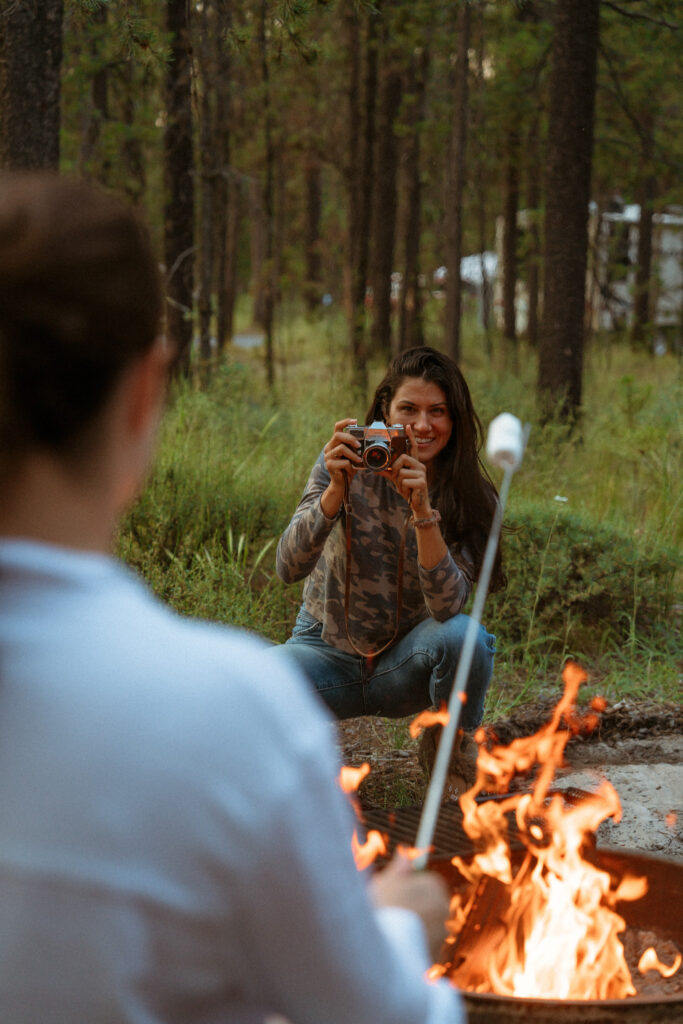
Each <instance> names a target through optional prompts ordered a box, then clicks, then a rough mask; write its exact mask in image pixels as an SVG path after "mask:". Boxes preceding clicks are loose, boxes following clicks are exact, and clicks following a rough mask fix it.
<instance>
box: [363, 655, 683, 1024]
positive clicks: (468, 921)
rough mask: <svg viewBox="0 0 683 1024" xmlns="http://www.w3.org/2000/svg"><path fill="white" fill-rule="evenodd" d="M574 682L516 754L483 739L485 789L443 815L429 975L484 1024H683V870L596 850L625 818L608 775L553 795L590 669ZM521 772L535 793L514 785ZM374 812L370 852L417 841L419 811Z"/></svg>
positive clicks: (568, 674)
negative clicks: (526, 1023)
mask: <svg viewBox="0 0 683 1024" xmlns="http://www.w3.org/2000/svg"><path fill="white" fill-rule="evenodd" d="M563 678H564V680H565V694H564V696H563V698H562V700H561V701H560V702H559V703H558V705H557V708H556V709H555V714H554V715H553V718H552V720H551V721H550V722H549V723H548V724H547V726H544V727H543V728H542V729H540V730H539V731H538V732H537V733H536V734H535V735H534V736H532V737H528V738H525V739H519V740H515V741H513V743H511V744H510V745H509V746H508V747H501V746H499V745H498V744H497V743H496V742H495V740H494V741H493V742H491V741H487V737H486V736H484V735H483V734H482V736H481V737H479V743H480V747H479V758H478V773H477V782H476V783H475V785H474V786H473V787H472V789H471V790H470V791H469V792H468V793H466V794H463V796H462V797H461V798H460V800H459V802H458V804H453V803H450V804H445V805H443V806H442V807H441V810H440V814H439V818H438V820H437V823H436V829H435V833H434V843H433V847H432V849H431V854H430V859H429V862H428V866H429V868H430V869H431V870H434V871H438V872H439V873H440V874H442V875H443V876H444V877H445V878H446V879H447V881H448V883H449V885H450V889H451V893H452V898H451V906H450V914H449V921H448V929H449V937H448V939H447V941H446V944H445V945H444V948H443V951H442V954H441V956H440V958H439V961H438V962H437V963H436V964H435V965H434V966H433V967H432V969H431V974H432V976H433V977H435V978H436V977H441V976H446V977H448V978H450V979H451V981H452V982H453V984H455V985H457V986H458V988H460V989H461V990H462V991H463V994H464V996H465V999H466V1001H467V1005H468V1011H469V1016H470V1020H471V1021H473V1022H477V1024H488V1022H491V1024H493V1022H494V1021H495V1024H501V1022H503V1024H506V1022H507V1024H512V1022H513V1021H517V1020H518V1019H521V1018H522V1017H525V1018H531V1020H532V1021H533V1022H535V1024H565V1022H566V1024H570V1022H571V1024H574V1022H576V1024H578V1022H585V1021H589V1022H595V1024H616V1022H623V1024H629V1022H633V1024H649V1022H653V1024H654V1022H661V1024H665V1022H666V1024H674V1022H675V1021H681V1022H683V976H682V974H681V972H680V970H679V968H680V965H681V961H682V959H683V958H682V956H681V951H682V950H683V916H681V914H680V907H681V905H682V903H683V901H682V900H681V897H682V896H683V862H678V861H672V860H666V859H663V858H660V857H656V856H646V855H643V854H640V853H638V852H635V851H625V850H612V849H597V848H596V845H595V836H596V833H597V829H598V826H599V825H600V823H601V822H602V821H604V820H606V819H608V818H611V819H612V820H614V821H615V822H616V821H619V819H620V817H621V804H620V801H619V798H618V794H617V793H616V790H615V789H614V787H613V786H611V785H610V784H609V782H607V781H606V780H603V782H602V783H601V785H600V788H599V790H597V791H596V792H595V793H583V792H577V791H570V792H566V793H565V792H562V791H561V790H560V791H558V790H554V789H553V788H551V787H552V784H553V777H554V773H555V769H556V768H557V767H558V765H559V764H560V763H561V760H562V753H563V750H564V746H565V744H566V742H567V737H568V735H569V731H568V730H570V729H572V728H578V727H579V724H580V723H579V718H578V716H577V714H576V711H575V697H576V692H577V690H578V686H579V685H580V683H581V682H582V681H583V680H584V679H585V673H583V672H582V670H579V669H578V667H577V666H571V665H570V666H567V667H566V669H565V672H564V673H563ZM596 701H597V699H596ZM593 707H595V704H593ZM593 717H594V716H593ZM563 721H564V722H565V723H566V725H567V726H568V729H567V730H565V731H562V730H561V729H560V728H559V726H560V724H561V722H563ZM519 772H522V773H523V775H527V776H529V777H530V778H532V782H531V784H530V788H529V789H528V790H527V791H525V792H520V791H514V792H513V791H512V790H511V788H510V783H511V780H512V778H513V776H514V775H516V774H517V773H519ZM362 817H363V818H364V824H365V827H366V829H367V830H369V832H368V834H370V833H372V835H373V838H374V839H375V844H374V845H375V851H374V852H373V854H372V856H376V854H377V852H380V853H382V854H384V855H385V856H388V855H390V854H391V852H392V849H393V848H394V847H395V846H397V845H399V844H400V845H402V846H404V847H410V846H411V845H413V844H414V837H415V834H416V833H417V829H418V825H419V808H412V809H411V808H403V809H398V810H395V811H384V812H379V811H377V810H370V809H367V808H365V809H363V814H362ZM382 843H383V844H384V846H383V848H382V845H381V844H382ZM367 846H368V847H369V846H370V844H367ZM364 853H368V850H364ZM416 853H417V851H416Z"/></svg>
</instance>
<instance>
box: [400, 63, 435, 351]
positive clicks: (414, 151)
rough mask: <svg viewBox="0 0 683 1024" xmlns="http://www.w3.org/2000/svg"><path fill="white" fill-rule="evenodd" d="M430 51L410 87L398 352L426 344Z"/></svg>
mask: <svg viewBox="0 0 683 1024" xmlns="http://www.w3.org/2000/svg"><path fill="white" fill-rule="evenodd" d="M428 70H429V51H428V49H427V48H426V47H422V48H421V49H420V50H419V51H418V52H416V53H413V55H412V58H411V63H410V80H409V86H408V115H409V124H410V131H409V136H408V145H407V153H406V180H407V211H406V228H405V264H404V269H403V285H402V287H401V308H400V317H399V333H398V349H399V351H403V350H404V349H407V348H411V347H412V346H413V345H422V344H424V325H423V321H422V294H421V290H420V280H419V279H420V262H419V257H420V229H421V223H422V182H421V180H420V170H421V167H420V164H421V155H420V150H421V146H420V143H421V136H422V122H423V120H424V113H425V97H426V92H427V74H428Z"/></svg>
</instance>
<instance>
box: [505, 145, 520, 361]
mask: <svg viewBox="0 0 683 1024" xmlns="http://www.w3.org/2000/svg"><path fill="white" fill-rule="evenodd" d="M518 210H519V136H518V135H517V131H516V129H515V128H512V129H510V130H509V131H508V132H507V139H506V146H505V184H504V199H503V337H504V338H505V339H506V341H511V342H512V343H513V344H514V343H515V342H516V341H517V311H516V308H515V293H516V291H517V213H518Z"/></svg>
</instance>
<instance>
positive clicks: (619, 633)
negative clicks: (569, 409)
mask: <svg viewBox="0 0 683 1024" xmlns="http://www.w3.org/2000/svg"><path fill="white" fill-rule="evenodd" d="M466 328H467V329H466V332H465V342H464V356H463V361H462V368H463V371H464V373H465V375H466V377H467V379H468V382H469V384H470V388H471V391H472V395H473V399H474V402H475V406H476V408H477V410H478V412H479V414H480V417H481V419H482V422H483V423H484V425H486V424H488V422H490V420H491V419H492V418H493V417H494V416H495V415H497V414H498V413H499V412H501V411H503V410H506V411H510V412H513V413H515V415H517V416H519V417H520V418H521V419H522V420H525V421H527V420H528V421H529V422H530V423H531V424H532V429H531V434H530V438H529V445H528V449H527V452H526V455H525V459H524V463H523V465H522V467H521V469H520V470H519V471H518V473H517V474H516V475H515V477H514V479H513V483H512V488H511V493H510V499H509V503H508V508H507V514H506V523H507V525H508V526H510V527H511V531H510V532H509V533H508V534H507V535H506V537H505V551H506V566H507V573H508V577H509V586H508V588H507V590H506V591H504V592H502V593H501V594H498V595H492V596H491V597H490V598H489V600H488V601H487V606H486V609H485V616H484V618H485V621H486V624H487V626H488V628H489V629H490V630H491V631H492V632H495V633H496V635H497V637H498V656H497V662H496V672H495V682H494V685H493V686H492V687H491V691H490V694H489V700H488V704H487V715H488V716H489V717H490V716H493V717H495V716H497V715H499V714H503V713H506V712H507V711H508V710H509V709H510V708H512V707H514V706H515V704H516V703H518V702H519V701H522V700H529V699H533V698H535V697H538V696H546V695H550V694H554V693H557V692H559V686H560V684H559V676H560V672H561V669H562V664H563V661H564V659H565V658H566V657H567V656H570V655H571V656H573V657H576V658H578V659H579V660H580V661H581V662H582V663H583V664H584V665H585V667H586V668H587V670H588V672H589V675H590V677H591V680H592V683H591V692H595V690H596V689H598V688H599V689H600V690H601V692H603V693H605V694H606V695H607V696H609V697H611V698H613V699H616V698H618V697H620V696H624V695H627V694H628V695H635V696H648V697H650V698H651V699H653V700H666V699H679V694H680V658H681V649H680V641H679V639H678V638H679V635H680V633H679V627H680V621H679V620H680V611H681V597H680V578H681V554H680V552H681V521H682V517H681V493H682V489H681V464H682V462H683V460H682V458H681V456H682V451H681V449H682V447H683V445H682V432H681V412H680V410H681V373H680V366H679V365H678V363H677V361H676V360H675V358H674V357H673V356H663V357H659V358H657V359H653V358H652V357H650V356H649V355H648V354H647V353H635V352H633V351H632V350H631V349H630V348H629V346H628V345H627V344H626V343H625V342H624V341H621V340H619V339H615V338H612V339H600V340H599V341H596V342H594V343H593V344H592V345H591V346H590V348H589V350H588V352H587V358H586V369H585V383H584V395H585V400H584V416H583V421H582V429H581V432H580V434H578V433H577V434H575V435H572V436H570V435H568V434H567V431H566V430H565V429H564V428H563V427H562V426H561V425H559V424H551V425H549V426H546V427H545V428H541V427H540V426H539V425H538V422H537V417H536V409H535V373H536V370H535V357H534V354H533V353H531V352H528V351H526V350H524V348H523V346H521V347H520V350H519V352H518V355H517V358H516V359H515V360H514V366H515V369H514V372H513V370H512V369H511V368H510V367H511V365H512V359H511V357H510V354H509V353H505V352H504V351H503V350H502V347H501V346H500V345H499V344H498V345H497V346H496V351H495V355H494V357H493V359H491V360H488V359H487V358H486V356H485V354H484V351H483V346H482V340H481V337H480V336H479V335H478V334H477V331H476V328H475V327H473V325H472V324H469V325H466ZM437 337H438V335H437ZM436 344H437V345H438V341H437V342H436ZM345 347H346V328H345V326H344V324H343V322H342V321H341V319H340V318H339V315H338V314H336V313H331V314H330V315H329V317H328V318H327V319H320V320H317V321H315V322H311V321H308V320H307V319H306V318H304V317H302V316H295V315H292V316H291V317H290V318H289V319H288V321H287V322H286V324H284V323H283V324H282V325H280V327H279V329H278V334H277V337H276V360H277V364H276V368H277V384H276V387H275V389H274V391H273V393H272V394H270V393H268V390H267V387H266V384H265V374H264V370H263V365H262V359H261V356H260V354H259V353H255V352H253V351H252V352H240V351H239V350H236V349H235V350H231V351H229V352H228V354H227V355H226V358H225V360H224V362H223V364H222V365H221V366H220V368H219V369H218V370H217V371H216V373H215V375H214V378H213V380H212V383H211V385H210V387H209V388H208V389H207V390H205V391H203V392H202V391H199V390H198V389H197V388H196V387H195V386H194V385H193V384H188V383H185V384H182V385H180V386H177V387H176V388H175V389H174V391H173V394H172V395H171V397H170V401H169V405H168V409H167V412H166V415H165V418H164V422H163V424H162V430H161V437H160V448H159V455H158V459H157V461H156V464H155V466H154V469H153V471H152V473H151V475H150V479H149V481H148V485H147V487H146V488H145V490H144V493H143V494H142V495H141V498H140V500H139V502H138V503H137V504H136V506H135V507H134V508H133V509H131V511H130V513H129V514H128V516H127V517H126V520H125V522H124V523H123V525H122V527H121V530H120V534H119V539H118V548H119V553H120V555H121V557H123V558H124V559H125V560H126V561H128V562H130V563H131V564H133V565H134V566H136V567H137V568H138V569H139V570H140V571H141V572H142V574H143V575H144V576H145V577H146V578H147V579H148V581H149V582H150V584H151V585H152V587H153V588H154V589H155V590H156V591H157V593H158V594H159V595H160V596H161V597H162V598H163V599H164V600H167V601H168V602H169V603H170V604H171V605H173V606H174V607H175V608H177V609H178V610H179V611H181V612H183V613H185V614H188V615H192V616H198V617H201V618H205V619H211V620H216V621H221V622H232V623H235V624H236V625H238V626H241V627H244V628H247V629H251V630H254V631H256V632H258V633H260V634H262V635H264V636H266V637H268V638H269V639H271V640H273V641H277V642H280V641H283V640H284V639H285V638H286V636H287V635H288V633H289V630H290V628H291V625H292V622H293V620H294V616H295V614H296V609H297V606H298V603H299V596H300V591H301V588H300V586H292V587H284V586H283V585H282V584H281V583H280V581H279V580H278V579H277V577H276V575H275V572H274V551H275V544H276V541H277V538H278V536H279V534H280V532H281V531H282V529H283V528H284V527H285V526H286V524H287V522H288V520H289V517H290V515H291V513H292V511H293V509H294V507H295V506H296V503H297V501H298V498H299V496H300V494H301V491H302V489H303V486H304V483H305V480H306V476H307V474H308V471H309V469H310V466H311V465H312V462H313V460H314V459H315V457H316V455H317V453H318V451H319V450H320V448H321V447H322V445H323V444H324V442H325V440H326V439H327V438H328V437H329V434H330V432H331V429H332V426H333V424H334V421H335V420H336V419H339V418H341V417H343V416H358V418H359V419H362V417H363V415H364V410H365V404H366V403H365V400H364V399H363V397H362V396H361V397H360V398H358V399H355V400H354V399H352V398H351V397H350V396H351V391H350V387H349V383H348V373H347V372H346V371H345V367H346V363H347V360H346V356H345ZM383 368H384V364H383V362H377V363H375V364H373V365H372V367H371V370H370V390H372V388H374V385H375V384H376V382H377V380H378V379H379V377H380V376H381V374H382V372H383ZM492 475H493V476H494V479H496V478H497V472H496V471H493V473H492ZM557 498H562V499H566V500H563V501H558V500H557Z"/></svg>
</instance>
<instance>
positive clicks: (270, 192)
mask: <svg viewBox="0 0 683 1024" xmlns="http://www.w3.org/2000/svg"><path fill="white" fill-rule="evenodd" d="M267 20H268V0H261V7H260V14H259V55H260V59H261V82H262V86H263V148H264V175H263V184H262V195H263V207H262V208H263V231H264V238H263V241H264V261H263V267H262V274H261V279H260V281H261V291H262V302H261V309H260V312H261V319H260V321H259V322H260V324H261V326H262V327H263V330H264V333H265V337H266V353H265V359H266V380H267V381H268V387H269V388H272V387H273V385H274V383H275V353H274V350H273V319H274V314H275V281H274V266H273V255H274V232H275V225H274V218H275V198H274V197H275V187H274V174H275V148H274V146H273V114H272V110H271V95H270V63H269V56H268V29H267Z"/></svg>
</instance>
